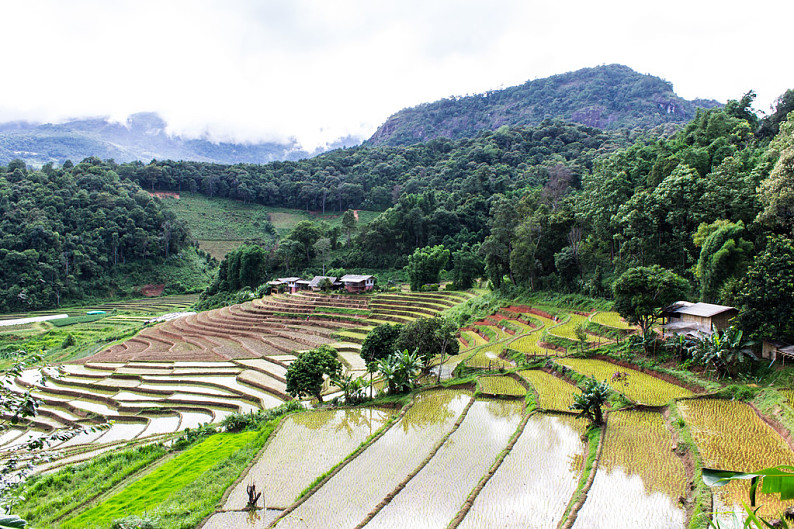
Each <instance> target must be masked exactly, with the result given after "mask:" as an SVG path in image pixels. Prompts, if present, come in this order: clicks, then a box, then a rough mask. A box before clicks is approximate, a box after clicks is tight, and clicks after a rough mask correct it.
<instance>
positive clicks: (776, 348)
mask: <svg viewBox="0 0 794 529" xmlns="http://www.w3.org/2000/svg"><path fill="white" fill-rule="evenodd" d="M761 358H766V359H767V360H773V361H774V360H778V359H780V360H782V361H783V363H784V364H785V363H786V359H787V358H788V360H789V361H792V360H794V345H790V344H787V343H785V342H777V341H773V340H764V342H763V344H762V346H761Z"/></svg>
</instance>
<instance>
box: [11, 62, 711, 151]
mask: <svg viewBox="0 0 794 529" xmlns="http://www.w3.org/2000/svg"><path fill="white" fill-rule="evenodd" d="M719 105H720V103H719V102H717V101H714V100H701V99H697V100H692V101H689V100H686V99H683V98H681V97H679V96H677V95H676V94H675V92H674V91H673V87H672V85H671V84H670V83H669V82H667V81H664V80H663V79H660V78H658V77H654V76H652V75H648V74H640V73H637V72H635V71H634V70H632V69H631V68H629V67H627V66H622V65H617V64H613V65H606V66H598V67H595V68H585V69H582V70H578V71H575V72H569V73H564V74H560V75H554V76H552V77H548V78H544V79H537V80H531V81H527V82H526V83H524V84H522V85H520V86H513V87H509V88H505V89H502V90H493V91H490V92H486V93H483V94H477V95H473V96H465V97H455V98H447V99H442V100H440V101H436V102H433V103H425V104H422V105H419V106H416V107H412V108H407V109H403V110H401V111H399V112H397V113H396V114H393V115H392V116H391V117H389V118H388V119H387V120H386V122H385V123H383V124H382V125H381V126H380V127H379V128H378V129H377V131H376V132H375V134H373V136H372V137H371V138H369V139H368V140H367V141H366V142H365V144H368V145H392V146H397V145H411V144H415V143H419V142H422V141H427V140H430V139H433V138H437V137H446V138H451V139H459V138H466V137H473V136H476V135H477V134H478V133H479V132H480V131H482V130H495V129H497V128H499V127H501V126H503V125H537V124H539V123H540V122H541V121H543V120H544V119H547V118H562V119H566V120H569V121H573V122H577V123H582V124H585V125H588V126H591V127H596V128H600V129H618V128H626V129H634V128H642V129H650V128H653V127H656V126H658V125H663V124H668V123H672V124H681V123H686V122H687V121H689V120H690V119H692V118H693V117H694V115H695V109H696V108H698V107H703V108H711V107H714V106H719ZM166 127H167V123H166V122H165V121H164V120H163V119H162V118H161V117H160V116H159V115H158V114H155V113H150V112H144V113H138V114H133V115H131V116H129V117H128V118H127V120H126V122H125V123H117V122H111V121H109V120H108V119H107V118H90V119H79V120H73V121H68V122H65V123H59V124H51V123H30V122H24V121H16V122H8V123H0V164H7V163H8V162H10V161H11V160H14V159H21V160H24V161H25V162H26V163H28V164H30V165H33V166H40V165H43V164H45V163H48V162H53V163H56V164H60V163H63V162H64V161H66V160H72V161H79V160H82V159H83V158H86V157H89V156H96V157H98V158H100V159H113V160H115V161H117V162H128V161H133V160H141V161H144V162H148V161H150V160H152V159H158V160H165V159H170V160H192V161H202V162H215V163H224V164H233V163H267V162H272V161H276V160H298V159H302V158H307V157H311V156H314V155H317V154H320V153H322V152H325V151H327V150H332V149H335V148H340V147H350V146H353V145H357V144H358V143H359V141H358V140H356V139H355V138H352V137H348V138H344V139H341V140H339V141H337V142H335V143H334V144H332V145H328V146H327V147H326V148H324V149H323V148H321V149H317V150H315V151H313V152H309V151H306V150H304V149H302V148H301V146H300V145H299V144H298V143H297V142H294V141H293V142H290V143H286V144H283V143H255V144H239V143H228V142H220V143H218V142H213V141H210V140H209V139H190V138H183V137H181V136H176V135H170V134H168V133H167V132H166Z"/></svg>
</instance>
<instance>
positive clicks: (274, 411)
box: [221, 400, 305, 432]
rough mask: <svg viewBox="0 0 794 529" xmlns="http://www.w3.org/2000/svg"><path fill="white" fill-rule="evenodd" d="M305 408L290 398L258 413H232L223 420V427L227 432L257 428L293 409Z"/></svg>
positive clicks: (300, 409) (301, 409)
mask: <svg viewBox="0 0 794 529" xmlns="http://www.w3.org/2000/svg"><path fill="white" fill-rule="evenodd" d="M304 409H305V408H304V407H303V405H301V403H300V402H298V401H297V400H290V401H287V402H285V403H284V404H281V405H280V406H277V407H275V408H271V409H269V410H257V412H256V413H254V412H251V413H232V414H231V415H227V416H226V417H224V419H223V421H221V428H223V430H224V431H226V432H242V431H243V430H257V429H259V428H260V427H261V426H264V424H265V423H267V422H268V421H270V420H272V419H275V418H276V417H280V416H282V415H286V414H287V413H290V412H293V411H303V410H304Z"/></svg>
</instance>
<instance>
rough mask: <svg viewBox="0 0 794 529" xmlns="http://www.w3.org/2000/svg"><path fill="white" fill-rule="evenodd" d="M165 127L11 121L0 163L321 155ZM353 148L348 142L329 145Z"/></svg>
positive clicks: (142, 118) (3, 127)
mask: <svg viewBox="0 0 794 529" xmlns="http://www.w3.org/2000/svg"><path fill="white" fill-rule="evenodd" d="M165 128H166V123H165V121H163V119H162V118H160V116H158V115H157V114H153V113H140V114H134V115H132V116H130V117H129V118H128V119H127V122H126V124H121V123H111V122H109V121H107V120H106V119H83V120H77V121H69V122H66V123H61V124H56V125H53V124H36V123H25V122H13V123H2V124H0V163H8V162H10V161H11V160H15V159H21V160H24V161H25V162H26V163H28V164H31V165H36V166H41V165H43V164H45V163H48V162H53V163H55V164H62V163H63V162H65V161H66V160H74V161H76V160H82V159H83V158H87V157H91V156H95V157H97V158H101V159H103V160H106V159H113V160H115V161H117V162H130V161H133V160H144V161H149V160H152V159H159V160H165V159H170V160H198V161H204V162H216V163H266V162H271V161H273V160H300V159H302V158H306V157H308V156H313V155H315V154H318V153H319V152H322V151H314V152H307V151H305V150H303V149H301V148H300V146H299V145H297V144H296V143H295V142H292V143H289V144H279V143H256V144H238V143H213V142H211V141H208V140H206V139H187V138H182V137H180V136H170V135H168V134H166V132H165ZM356 143H358V141H356V140H352V139H348V140H347V141H342V142H339V143H338V144H334V145H331V146H329V148H338V147H343V146H345V145H353V144H356Z"/></svg>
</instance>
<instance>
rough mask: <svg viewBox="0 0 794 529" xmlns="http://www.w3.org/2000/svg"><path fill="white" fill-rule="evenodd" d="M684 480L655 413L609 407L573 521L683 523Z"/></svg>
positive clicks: (581, 524)
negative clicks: (590, 476)
mask: <svg viewBox="0 0 794 529" xmlns="http://www.w3.org/2000/svg"><path fill="white" fill-rule="evenodd" d="M686 485H687V476H686V469H685V468H684V463H683V461H682V460H681V459H680V458H678V456H676V454H675V452H673V450H672V439H671V438H670V432H669V430H668V429H667V426H666V425H665V422H664V417H662V415H661V414H660V413H655V412H650V411H619V412H613V413H610V414H609V416H608V419H607V426H606V435H605V437H604V446H603V448H602V449H601V460H600V462H599V464H598V470H597V473H596V477H595V481H594V482H593V486H592V488H591V489H590V491H589V492H588V494H587V501H586V502H585V504H584V506H583V507H582V510H581V511H580V512H579V514H578V515H577V517H576V524H575V525H574V527H575V528H577V529H578V528H584V529H587V528H591V527H659V528H666V527H683V525H684V518H685V514H684V511H683V509H681V508H680V506H679V504H678V499H679V498H680V497H685V496H686ZM629 505H630V506H631V508H630V509H629V508H627V506H629Z"/></svg>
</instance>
